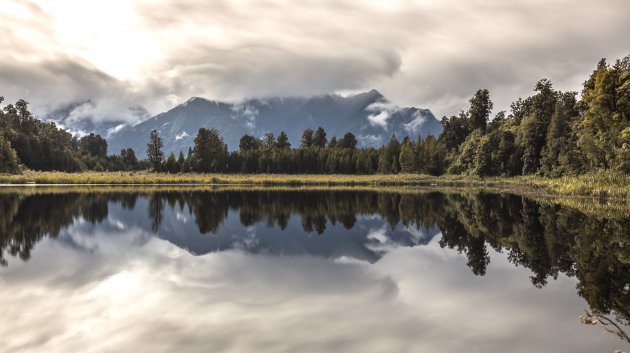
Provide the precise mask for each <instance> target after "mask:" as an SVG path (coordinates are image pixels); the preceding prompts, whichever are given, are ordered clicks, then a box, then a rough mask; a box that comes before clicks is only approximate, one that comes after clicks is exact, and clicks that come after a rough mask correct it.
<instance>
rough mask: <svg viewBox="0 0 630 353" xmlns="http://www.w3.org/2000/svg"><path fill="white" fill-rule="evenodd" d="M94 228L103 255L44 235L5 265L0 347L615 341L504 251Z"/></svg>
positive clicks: (507, 347) (573, 299)
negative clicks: (484, 257)
mask: <svg viewBox="0 0 630 353" xmlns="http://www.w3.org/2000/svg"><path fill="white" fill-rule="evenodd" d="M136 232H139V231H138V230H137V231H136ZM76 236H77V237H78V236H80V235H76ZM91 237H93V238H95V239H96V240H95V242H96V243H98V252H96V253H93V254H89V253H86V252H77V251H75V250H74V249H72V248H70V247H67V246H63V245H62V244H61V243H60V242H55V241H51V240H45V241H43V242H42V243H41V245H40V246H38V248H37V251H38V252H39V254H37V256H33V259H32V261H30V262H28V263H16V264H15V265H12V266H10V267H8V268H6V269H3V270H2V272H0V274H1V276H0V279H1V280H2V282H3V290H2V291H1V292H0V312H2V313H3V323H2V324H0V336H1V337H3V339H2V340H0V351H11V352H30V351H33V352H35V351H48V352H74V351H81V352H120V351H134V352H138V353H142V352H172V351H175V350H181V351H186V352H207V351H209V350H211V351H221V352H261V351H263V352H321V351H344V352H359V351H360V352H432V351H436V350H439V351H443V352H462V351H466V352H505V351H510V352H531V351H538V352H545V351H571V352H587V351H588V352H591V351H595V350H597V351H611V352H612V351H613V350H614V347H612V346H611V347H610V349H608V348H607V347H608V346H610V342H611V341H610V340H609V338H608V337H606V336H604V335H599V334H598V332H594V331H593V330H591V331H589V330H587V329H584V328H583V327H582V326H581V325H580V324H579V322H578V321H577V315H579V313H581V312H582V308H583V305H584V303H583V302H582V301H581V299H579V298H578V297H577V296H576V295H575V289H574V286H575V282H574V280H567V279H566V278H560V280H558V281H556V282H553V283H551V284H550V286H549V288H545V289H544V290H540V289H537V288H533V287H532V286H531V284H530V283H529V280H528V275H529V273H528V270H526V269H522V268H514V267H513V266H512V265H510V264H509V263H507V261H506V260H505V257H504V256H503V255H500V254H499V255H493V259H492V266H493V267H492V270H491V271H490V270H489V271H488V276H486V277H476V276H472V275H471V274H470V272H469V269H468V268H467V267H466V259H465V257H463V256H461V255H459V254H457V253H456V252H455V251H451V250H443V249H440V248H439V247H438V246H437V244H436V242H435V241H434V242H431V243H430V244H429V245H428V246H425V247H413V248H406V247H400V248H396V249H393V250H392V251H391V252H389V253H387V254H386V255H385V256H384V257H383V258H382V259H381V260H379V261H378V262H376V263H375V264H369V263H367V262H361V261H350V260H344V259H338V260H330V259H323V258H316V257H309V256H278V257H272V256H264V255H263V256H260V255H251V254H245V253H243V252H241V251H234V250H232V251H225V252H218V253H212V254H209V255H204V256H197V257H195V256H191V255H190V254H187V253H186V252H185V251H182V250H180V249H177V248H176V247H174V246H173V245H171V244H169V243H168V242H165V241H161V240H158V239H155V238H153V239H152V240H150V241H148V242H146V244H145V245H144V246H141V247H132V246H129V244H130V243H133V242H134V241H135V240H133V239H128V238H134V237H139V238H142V237H144V235H143V234H132V233H128V232H120V233H109V234H106V233H102V234H95V235H91ZM374 237H375V239H379V233H378V232H377V233H375V235H374ZM381 239H382V238H381ZM51 279H54V280H51ZM532 337H535V338H536V339H535V340H532V339H531V338H532ZM567 338H570V339H567ZM612 343H613V344H615V343H616V342H612Z"/></svg>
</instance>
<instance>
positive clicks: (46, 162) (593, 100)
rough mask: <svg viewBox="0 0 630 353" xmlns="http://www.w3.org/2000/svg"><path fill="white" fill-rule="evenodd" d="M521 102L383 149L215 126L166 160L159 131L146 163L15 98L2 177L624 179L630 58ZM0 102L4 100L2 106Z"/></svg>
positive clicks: (2, 118)
mask: <svg viewBox="0 0 630 353" xmlns="http://www.w3.org/2000/svg"><path fill="white" fill-rule="evenodd" d="M533 92H534V94H533V95H532V96H530V97H526V98H518V99H517V100H516V101H515V102H513V103H512V104H511V107H510V112H509V114H508V113H506V112H504V111H501V112H498V113H497V114H495V115H494V117H492V118H491V113H492V110H493V102H492V100H491V97H490V92H489V91H488V90H487V89H480V90H478V91H477V92H475V93H474V95H473V96H472V98H471V99H470V101H469V102H470V106H469V108H468V109H467V110H465V111H461V112H460V113H459V114H458V115H453V116H450V117H446V116H445V117H443V118H442V125H443V132H442V134H441V135H440V136H432V135H428V136H426V138H422V137H417V138H416V137H413V136H412V137H408V136H405V137H403V138H402V139H401V140H399V137H397V136H395V135H394V136H392V137H391V139H390V141H389V142H388V143H387V144H385V145H383V146H381V147H380V148H359V147H357V137H356V136H355V135H353V134H352V133H350V132H348V133H346V134H345V135H343V136H339V138H337V137H336V136H332V137H330V138H329V135H328V134H327V132H326V131H325V130H324V129H323V128H321V127H320V128H317V129H315V130H313V129H307V130H305V131H304V133H303V134H302V138H301V143H300V145H299V146H291V144H290V143H289V141H288V136H287V135H286V133H284V132H280V133H279V134H278V135H277V137H276V136H275V135H274V134H273V133H267V134H265V136H263V137H262V138H257V137H255V136H251V135H244V136H243V137H242V138H241V140H240V145H239V149H238V150H237V151H228V149H227V147H226V145H225V143H224V142H223V139H222V138H221V135H220V133H219V130H218V129H216V128H209V129H206V128H201V129H199V131H198V133H197V136H196V137H195V140H194V146H191V147H190V148H189V149H188V151H180V152H179V154H178V155H177V156H176V155H175V154H173V153H171V154H169V155H168V156H166V155H165V154H164V152H163V150H162V141H161V138H160V136H159V133H158V132H157V131H155V130H154V131H152V132H151V134H150V136H147V138H148V144H147V151H146V152H147V156H148V157H147V160H142V161H139V160H138V159H137V158H136V154H135V152H134V151H133V150H132V149H123V150H122V151H120V153H119V154H113V155H109V154H108V151H107V142H106V141H105V139H104V138H103V137H101V136H99V135H94V134H90V135H86V136H83V137H80V138H78V137H73V136H72V135H71V134H70V133H69V132H66V131H64V130H63V129H60V128H58V127H57V126H56V125H55V124H54V123H53V122H43V121H40V120H38V119H36V118H35V117H34V116H33V114H32V113H31V112H29V110H28V103H27V102H26V101H24V100H19V101H18V102H16V103H15V104H9V105H7V106H5V107H4V109H2V110H0V172H4V173H19V172H20V171H22V170H25V169H30V170H39V171H51V170H56V171H66V172H79V171H87V170H93V171H132V170H145V169H150V170H153V171H157V172H164V173H187V172H196V173H246V174H253V173H277V174H398V173H422V174H430V175H442V174H458V175H475V176H479V177H486V176H506V177H509V176H517V175H538V176H544V177H558V176H566V175H580V174H586V173H590V172H597V171H607V172H608V171H610V172H617V173H623V174H628V173H630V56H626V57H625V58H623V59H621V60H617V61H616V62H615V64H613V65H611V64H608V63H607V62H606V60H605V59H602V60H601V61H600V62H599V63H598V64H597V67H596V68H595V70H594V71H593V72H592V73H591V74H590V76H589V77H588V79H587V80H586V81H585V82H584V84H583V87H582V91H581V92H580V94H579V96H578V92H561V91H559V90H556V89H554V87H553V84H552V83H551V82H550V81H549V80H547V79H541V80H540V81H538V82H537V83H536V85H535V86H534V90H533ZM1 102H2V98H0V103H1Z"/></svg>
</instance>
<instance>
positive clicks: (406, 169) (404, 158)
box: [399, 137, 416, 173]
mask: <svg viewBox="0 0 630 353" xmlns="http://www.w3.org/2000/svg"><path fill="white" fill-rule="evenodd" d="M399 163H400V171H401V172H403V173H413V172H415V171H416V170H415V165H416V163H415V158H414V146H413V143H412V142H411V140H409V138H407V137H405V139H404V140H403V144H402V146H401V148H400V157H399Z"/></svg>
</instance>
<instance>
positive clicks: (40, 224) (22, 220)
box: [0, 193, 107, 266]
mask: <svg viewBox="0 0 630 353" xmlns="http://www.w3.org/2000/svg"><path fill="white" fill-rule="evenodd" d="M1 199H2V202H0V264H2V265H5V266H6V265H7V260H6V259H5V258H4V253H5V252H8V253H9V254H11V255H12V256H18V257H20V258H21V259H22V260H25V261H26V260H28V259H29V258H30V256H31V251H32V250H33V247H34V246H35V244H36V243H37V242H39V241H40V240H41V239H42V238H43V237H44V236H50V237H53V238H56V237H57V236H58V235H59V232H60V231H61V230H62V229H63V228H65V227H67V226H69V225H71V224H72V223H74V221H75V218H77V217H82V218H83V219H85V220H87V221H89V222H91V223H97V222H101V221H102V220H103V219H105V217H107V196H106V195H99V194H80V193H68V194H43V195H36V196H22V195H19V194H4V195H2V196H1Z"/></svg>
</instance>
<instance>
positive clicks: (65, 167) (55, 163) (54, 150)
mask: <svg viewBox="0 0 630 353" xmlns="http://www.w3.org/2000/svg"><path fill="white" fill-rule="evenodd" d="M3 101H4V98H3V97H0V103H2V102H3ZM22 168H28V169H32V170H41V171H51V170H56V171H64V172H78V171H83V170H94V171H105V170H112V171H119V170H141V169H146V163H144V162H142V161H139V160H138V158H136V154H135V152H134V151H133V149H131V148H126V149H123V150H122V151H120V154H115V155H108V154H107V141H105V139H104V138H103V137H101V136H100V135H95V134H89V135H85V136H82V137H76V136H72V134H71V133H69V132H67V131H65V130H63V129H61V128H59V127H57V126H56V124H55V123H54V122H44V121H41V120H39V119H36V118H35V117H34V116H33V114H32V113H31V112H30V111H29V110H28V103H27V102H26V101H24V100H22V99H20V100H18V101H17V102H16V103H15V104H9V105H7V106H5V107H4V108H3V109H1V110H0V173H17V172H19V171H20V170H21V169H22Z"/></svg>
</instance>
